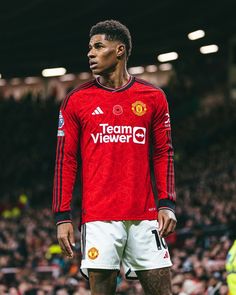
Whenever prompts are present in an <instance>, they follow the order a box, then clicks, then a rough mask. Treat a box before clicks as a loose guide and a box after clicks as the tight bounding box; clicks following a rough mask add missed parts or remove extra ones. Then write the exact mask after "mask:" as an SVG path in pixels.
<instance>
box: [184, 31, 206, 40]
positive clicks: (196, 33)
mask: <svg viewBox="0 0 236 295" xmlns="http://www.w3.org/2000/svg"><path fill="white" fill-rule="evenodd" d="M204 36H205V32H204V31H203V30H197V31H194V32H191V33H189V34H188V38H189V40H192V41H193V40H197V39H200V38H203V37H204Z"/></svg>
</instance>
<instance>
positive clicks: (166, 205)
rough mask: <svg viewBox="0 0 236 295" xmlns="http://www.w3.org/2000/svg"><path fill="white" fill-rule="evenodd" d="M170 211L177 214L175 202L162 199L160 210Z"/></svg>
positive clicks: (159, 202) (159, 204)
mask: <svg viewBox="0 0 236 295" xmlns="http://www.w3.org/2000/svg"><path fill="white" fill-rule="evenodd" d="M162 209H168V210H171V211H173V212H175V202H173V201H171V200H169V199H161V200H159V201H158V210H162Z"/></svg>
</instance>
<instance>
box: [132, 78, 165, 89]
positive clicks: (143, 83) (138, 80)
mask: <svg viewBox="0 0 236 295" xmlns="http://www.w3.org/2000/svg"><path fill="white" fill-rule="evenodd" d="M135 81H136V82H137V83H139V84H142V85H145V86H149V87H150V88H153V89H157V90H160V91H161V92H163V93H164V91H163V90H162V89H161V88H160V87H158V86H155V85H153V84H151V83H149V82H147V81H145V80H143V79H139V78H136V77H135Z"/></svg>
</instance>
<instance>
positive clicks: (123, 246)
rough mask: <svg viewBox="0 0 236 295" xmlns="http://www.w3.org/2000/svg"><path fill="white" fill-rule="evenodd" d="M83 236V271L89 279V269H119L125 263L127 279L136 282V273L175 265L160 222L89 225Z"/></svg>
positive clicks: (84, 227)
mask: <svg viewBox="0 0 236 295" xmlns="http://www.w3.org/2000/svg"><path fill="white" fill-rule="evenodd" d="M81 235H82V239H81V248H82V262H81V272H82V274H83V275H84V276H85V277H88V269H91V268H95V269H110V270H112V269H114V270H116V269H117V270H119V269H120V265H121V264H122V265H123V267H124V271H125V274H126V278H127V279H136V278H137V276H136V273H135V271H139V270H148V269H156V268H163V267H169V266H171V265H172V263H171V260H170V255H169V251H168V247H167V245H166V243H165V240H164V239H163V238H160V236H159V233H158V222H157V221H156V220H141V221H94V222H88V223H85V224H84V225H83V226H82V231H81Z"/></svg>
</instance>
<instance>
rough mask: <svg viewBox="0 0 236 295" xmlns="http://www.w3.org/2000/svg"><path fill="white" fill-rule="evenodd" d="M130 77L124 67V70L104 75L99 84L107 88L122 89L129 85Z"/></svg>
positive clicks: (116, 70)
mask: <svg viewBox="0 0 236 295" xmlns="http://www.w3.org/2000/svg"><path fill="white" fill-rule="evenodd" d="M129 78H130V75H129V73H128V71H127V69H126V67H123V68H122V69H119V68H117V69H115V71H113V72H111V73H108V74H105V75H102V76H100V77H99V82H100V83H101V84H102V85H104V86H105V87H109V88H113V89H116V88H120V87H122V86H124V85H125V84H127V83H128V81H129Z"/></svg>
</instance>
